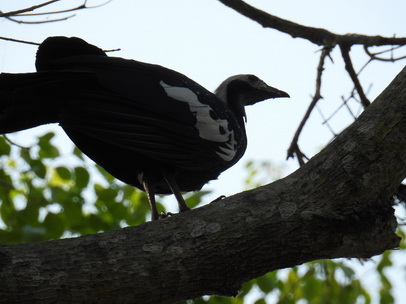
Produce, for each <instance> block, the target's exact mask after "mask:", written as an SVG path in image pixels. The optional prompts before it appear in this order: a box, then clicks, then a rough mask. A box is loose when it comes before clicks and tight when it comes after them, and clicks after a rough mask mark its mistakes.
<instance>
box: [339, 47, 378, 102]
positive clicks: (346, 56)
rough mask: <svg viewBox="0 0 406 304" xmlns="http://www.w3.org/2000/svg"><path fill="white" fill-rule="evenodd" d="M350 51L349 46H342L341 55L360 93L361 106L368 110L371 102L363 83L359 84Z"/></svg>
mask: <svg viewBox="0 0 406 304" xmlns="http://www.w3.org/2000/svg"><path fill="white" fill-rule="evenodd" d="M350 49H351V48H350V47H349V46H346V45H340V50H341V55H342V56H343V59H344V63H345V69H346V70H347V72H348V74H349V75H350V78H351V80H352V82H353V83H354V87H355V89H356V90H357V92H358V95H359V98H360V99H361V104H362V105H363V106H364V108H366V107H367V106H369V105H370V104H371V102H370V101H369V100H368V98H367V97H366V96H365V93H364V89H363V88H362V86H361V83H360V82H359V79H358V76H357V73H356V72H355V70H354V67H353V66H352V62H351V57H350Z"/></svg>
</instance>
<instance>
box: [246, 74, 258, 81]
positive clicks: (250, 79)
mask: <svg viewBox="0 0 406 304" xmlns="http://www.w3.org/2000/svg"><path fill="white" fill-rule="evenodd" d="M248 80H249V81H252V82H256V81H258V80H259V78H258V77H257V76H255V75H249V76H248Z"/></svg>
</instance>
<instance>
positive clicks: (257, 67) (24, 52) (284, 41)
mask: <svg viewBox="0 0 406 304" xmlns="http://www.w3.org/2000/svg"><path fill="white" fill-rule="evenodd" d="M38 2H39V1H10V0H0V10H2V11H3V12H7V11H10V10H13V9H20V8H24V7H28V6H30V5H34V4H38ZM60 2H61V3H60V5H59V4H58V5H56V6H54V7H55V9H60V8H61V7H65V8H69V7H71V5H72V3H76V4H77V5H80V4H82V3H83V2H82V1H76V0H75V1H74V0H70V1H60ZM247 2H248V3H250V4H251V5H254V6H256V7H258V8H260V9H262V10H264V11H266V12H269V13H271V14H274V15H276V16H278V17H281V18H284V19H288V20H290V21H293V22H297V23H301V24H303V25H308V26H313V27H320V28H326V29H328V30H330V31H332V32H336V33H340V34H345V33H359V34H367V35H382V36H393V35H396V36H397V37H405V36H406V19H405V12H406V1H404V0H390V1H382V0H357V1H354V0H343V1H326V0H308V1H303V0H286V1H271V0H256V1H254V0H251V1H247ZM100 3H103V1H88V5H90V6H91V5H97V4H100ZM64 5H65V6H64ZM66 5H68V6H66ZM50 8H53V7H50ZM47 10H49V9H47ZM27 20H28V19H27ZM60 35H61V36H77V37H81V38H83V39H85V40H87V41H88V42H90V43H92V44H95V45H97V46H99V47H101V48H102V49H115V48H120V49H121V51H119V52H115V53H110V54H109V55H110V56H118V57H124V58H128V59H135V60H139V61H144V62H150V63H155V64H160V65H163V66H166V67H168V68H171V69H174V70H177V71H179V72H181V73H183V74H185V75H187V76H188V77H190V78H192V79H194V80H195V81H197V82H198V83H200V84H201V85H203V86H204V87H206V88H207V89H209V90H211V91H213V90H214V89H215V88H216V87H217V85H218V84H220V82H222V81H223V80H224V79H226V78H227V77H229V76H231V75H234V74H242V73H250V74H255V75H257V76H258V77H260V78H261V79H263V80H264V81H265V82H267V83H268V84H269V85H271V86H274V87H277V88H279V89H281V90H284V91H286V92H288V93H289V94H290V96H291V98H290V99H280V100H275V101H271V100H270V101H265V102H262V103H260V104H256V105H254V106H252V107H250V108H249V109H247V116H248V123H247V132H248V149H247V152H246V155H245V156H244V158H243V159H242V160H241V161H240V162H239V163H238V164H237V165H236V166H234V167H233V168H231V169H229V170H228V171H227V172H225V173H223V174H222V175H221V176H220V179H219V181H215V182H211V183H210V184H209V185H208V186H207V189H210V190H213V191H214V194H213V197H217V196H219V195H221V194H224V195H231V194H233V193H236V192H238V191H240V190H241V189H242V187H243V184H242V178H243V177H244V176H245V172H244V170H243V167H244V164H245V163H246V162H247V161H248V160H251V159H255V160H270V161H272V162H274V163H275V164H277V165H284V166H285V167H286V173H288V172H289V171H292V170H294V169H295V168H296V167H297V161H296V160H290V161H288V162H286V161H285V159H286V150H287V148H288V147H289V144H290V141H291V139H292V137H293V134H294V132H295V131H296V128H297V126H298V124H299V122H300V121H301V119H302V117H303V115H304V113H305V111H306V109H307V107H308V105H309V102H310V100H311V97H310V95H312V94H313V92H314V87H315V77H316V67H317V63H318V60H319V52H318V51H319V49H320V47H318V46H315V45H313V44H311V43H309V42H307V41H305V40H303V39H293V38H291V37H290V36H288V35H286V34H283V33H280V32H278V31H275V30H272V29H264V28H262V27H261V26H260V25H259V24H257V23H255V22H253V21H251V20H249V19H247V18H245V17H243V16H241V15H239V14H238V13H236V12H234V11H233V10H231V9H229V8H227V7H225V6H224V5H223V4H221V3H220V2H218V1H216V0H204V1H203V0H193V1H191V0H113V1H112V2H110V3H108V4H107V5H105V6H103V7H100V8H96V9H88V10H83V11H79V12H77V16H76V17H74V18H72V19H70V20H68V21H64V22H57V23H50V24H42V25H24V24H16V23H12V22H10V21H7V20H4V19H3V20H1V21H0V36H5V37H13V38H17V39H22V40H31V41H35V42H41V41H43V40H44V39H45V38H46V37H48V36H60ZM35 52H36V47H35V46H30V45H23V44H18V43H13V42H6V41H0V71H1V72H14V73H17V72H33V71H35V67H34V61H35ZM352 56H353V62H354V65H355V66H356V68H359V67H361V66H362V64H363V63H364V62H365V61H366V60H367V58H366V57H365V56H364V55H363V52H362V47H354V48H353V52H352ZM332 57H333V60H334V64H332V63H331V62H330V61H327V64H326V70H325V77H324V79H323V87H322V95H323V97H324V99H323V100H322V101H321V102H320V108H321V109H322V112H323V113H324V115H325V116H329V114H331V113H332V112H333V111H334V110H335V109H336V108H337V107H338V106H339V105H340V103H341V96H342V95H347V94H348V93H349V91H350V90H351V88H352V84H351V82H350V81H349V78H348V76H347V74H346V73H345V70H344V67H343V62H342V59H341V57H340V53H339V50H338V49H336V50H334V52H333V53H332ZM405 64H406V61H405V60H404V61H401V62H398V63H380V62H377V63H372V64H371V65H370V66H369V67H368V68H367V69H366V70H365V71H364V72H363V74H361V77H360V79H361V82H362V83H363V85H364V87H365V88H368V87H369V86H370V85H372V87H371V89H370V91H369V95H368V97H369V98H370V99H371V100H373V99H374V98H375V97H376V96H377V95H378V94H379V93H380V92H381V91H382V89H384V88H385V87H386V86H387V85H388V84H389V82H390V81H391V80H392V79H393V78H394V76H396V74H397V73H398V72H399V71H400V70H401V69H402V68H403V66H404V65H405ZM354 109H357V107H354ZM350 122H351V118H350V116H349V115H348V114H347V112H346V111H340V113H339V114H337V115H336V116H335V117H334V119H333V120H332V124H333V126H334V128H335V131H336V132H339V131H340V130H341V129H342V128H344V127H345V126H347V125H348V124H349V123H350ZM321 123H322V119H321V117H320V115H319V114H318V112H317V111H315V112H314V113H313V114H312V116H311V119H310V120H309V121H308V123H307V125H306V127H305V130H304V133H303V134H302V136H301V138H300V142H299V143H300V146H301V148H302V150H303V152H305V153H306V154H307V155H308V156H312V155H314V154H315V153H317V152H318V151H319V150H320V149H321V148H322V147H323V146H325V145H326V144H327V143H328V142H329V140H331V138H332V134H331V133H330V131H329V130H328V129H327V128H326V127H325V126H322V125H321ZM56 128H57V127H51V126H46V127H42V128H41V129H40V131H34V132H45V131H49V130H54V131H55V130H56ZM22 133H23V135H21V134H20V135H17V136H16V137H15V138H17V139H19V140H20V139H21V140H24V141H25V140H29V137H32V133H30V132H22ZM58 134H60V135H58V142H59V143H60V144H61V145H70V143H69V140H68V139H67V138H66V136H65V135H64V134H63V132H60V133H58ZM20 143H21V144H24V142H20ZM174 206H175V204H174V205H172V207H171V208H174ZM403 282H404V279H403ZM403 284H404V283H403ZM404 287H405V285H403V287H402V288H403V289H404ZM399 303H400V302H399Z"/></svg>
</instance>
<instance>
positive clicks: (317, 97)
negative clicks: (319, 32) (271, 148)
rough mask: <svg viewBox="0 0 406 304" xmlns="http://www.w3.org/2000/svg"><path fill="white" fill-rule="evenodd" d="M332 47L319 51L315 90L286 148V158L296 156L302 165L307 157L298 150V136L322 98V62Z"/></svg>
mask: <svg viewBox="0 0 406 304" xmlns="http://www.w3.org/2000/svg"><path fill="white" fill-rule="evenodd" d="M331 50H332V48H331V47H324V48H323V50H322V51H321V55H320V60H319V65H318V67H317V77H316V91H315V93H314V96H313V99H312V102H311V103H310V105H309V107H308V108H307V111H306V113H305V115H304V117H303V119H302V121H301V122H300V125H299V127H298V128H297V130H296V133H295V135H294V136H293V139H292V142H291V144H290V147H289V149H288V156H287V158H290V157H292V158H293V157H295V155H296V157H297V159H298V161H299V165H300V166H302V165H304V163H305V160H304V159H305V158H306V159H308V158H307V157H306V155H304V154H303V152H302V151H300V149H299V144H298V142H299V136H300V134H301V133H302V130H303V128H304V126H305V124H306V122H307V120H308V119H309V117H310V114H311V113H312V111H313V109H314V107H315V106H316V104H317V102H318V101H319V100H320V99H322V98H323V97H322V96H321V79H322V75H323V71H324V62H325V60H326V57H328V56H329V55H330V52H331Z"/></svg>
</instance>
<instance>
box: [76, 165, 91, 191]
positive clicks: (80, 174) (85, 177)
mask: <svg viewBox="0 0 406 304" xmlns="http://www.w3.org/2000/svg"><path fill="white" fill-rule="evenodd" d="M74 170H75V183H76V187H78V188H80V189H83V188H86V186H87V185H88V184H89V180H90V175H89V172H88V171H87V170H86V169H85V168H83V167H75V169H74Z"/></svg>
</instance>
